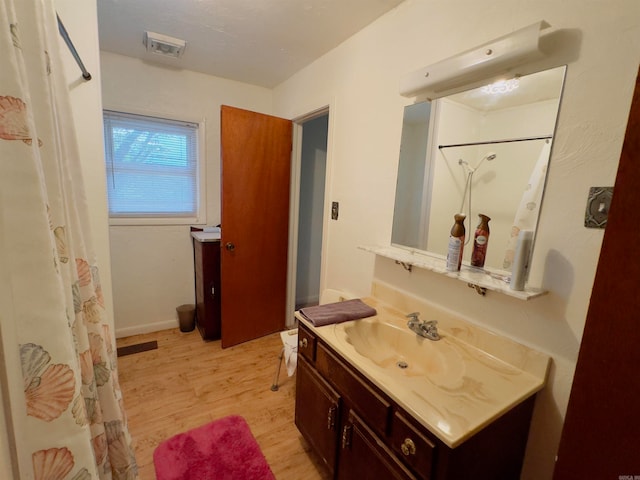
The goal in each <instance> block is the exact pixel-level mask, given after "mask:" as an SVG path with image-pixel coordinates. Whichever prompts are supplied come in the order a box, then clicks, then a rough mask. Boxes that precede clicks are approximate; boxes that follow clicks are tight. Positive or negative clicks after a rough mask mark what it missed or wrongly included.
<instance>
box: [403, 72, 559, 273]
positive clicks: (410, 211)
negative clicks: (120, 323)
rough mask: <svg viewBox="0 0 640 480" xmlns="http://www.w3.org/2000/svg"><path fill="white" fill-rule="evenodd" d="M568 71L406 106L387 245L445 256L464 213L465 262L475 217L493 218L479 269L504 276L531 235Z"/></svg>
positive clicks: (547, 73)
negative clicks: (520, 241) (525, 233)
mask: <svg viewBox="0 0 640 480" xmlns="http://www.w3.org/2000/svg"><path fill="white" fill-rule="evenodd" d="M565 70H566V67H565V66H562V67H557V68H553V69H550V70H545V71H542V72H537V73H533V74H530V75H526V76H522V77H516V78H513V79H509V80H503V81H500V82H497V83H493V84H490V85H486V86H483V87H479V88H475V89H473V90H468V91H465V92H461V93H456V94H455V95H451V96H448V97H443V98H439V99H436V100H433V101H430V102H429V101H427V102H421V103H416V104H413V105H409V106H407V107H405V112H404V119H403V128H402V139H401V145H400V160H399V163H398V180H397V185H396V198H395V209H394V217H393V229H392V235H391V243H392V244H393V245H394V246H398V247H404V248H410V249H414V250H423V251H427V252H429V253H431V254H435V255H439V256H443V257H444V256H446V252H447V244H448V240H449V232H450V230H451V226H452V225H453V216H454V214H456V213H459V212H461V213H465V214H466V216H467V219H466V220H465V227H466V233H467V241H468V243H467V244H466V245H465V248H464V258H463V263H464V264H466V265H469V264H470V257H471V251H472V247H473V234H474V231H475V229H476V226H477V224H478V221H479V218H478V215H479V214H484V215H487V216H489V217H490V218H491V221H490V222H489V227H490V231H491V234H490V236H489V244H488V248H487V253H486V261H485V268H487V269H490V270H499V271H510V270H511V260H512V259H513V253H514V250H515V244H516V240H517V234H518V231H519V230H533V231H534V233H535V229H536V226H537V223H538V214H539V212H540V204H541V201H542V195H543V191H544V185H545V180H546V172H547V166H548V163H549V155H550V151H551V146H552V142H553V134H554V131H555V125H556V119H557V116H558V109H559V105H560V97H561V92H562V86H563V82H564V77H565Z"/></svg>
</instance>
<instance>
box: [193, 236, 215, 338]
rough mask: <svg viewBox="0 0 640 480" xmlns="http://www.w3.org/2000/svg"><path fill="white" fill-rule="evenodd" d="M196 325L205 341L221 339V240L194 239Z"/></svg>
mask: <svg viewBox="0 0 640 480" xmlns="http://www.w3.org/2000/svg"><path fill="white" fill-rule="evenodd" d="M193 257H194V268H195V287H196V325H197V326H198V331H199V332H200V335H202V338H203V339H204V340H215V339H218V338H220V240H206V241H200V240H197V239H195V238H194V239H193Z"/></svg>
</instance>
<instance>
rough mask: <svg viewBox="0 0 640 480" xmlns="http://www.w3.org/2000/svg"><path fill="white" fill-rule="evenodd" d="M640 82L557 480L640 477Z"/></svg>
mask: <svg viewBox="0 0 640 480" xmlns="http://www.w3.org/2000/svg"><path fill="white" fill-rule="evenodd" d="M639 185H640V77H639V78H638V79H636V89H635V93H634V96H633V103H632V105H631V113H630V114H629V122H628V124H627V133H626V137H625V140H624V145H623V148H622V156H621V157H620V165H619V167H618V174H617V177H616V182H615V187H614V191H613V200H612V205H611V210H610V214H609V219H608V222H607V227H606V230H605V234H604V240H603V243H602V250H601V252H600V260H599V261H598V270H597V272H596V278H595V281H594V284H593V290H592V292H591V303H590V304H589V311H588V313H587V321H586V324H585V328H584V333H583V336H582V343H581V345H580V353H579V355H578V363H577V365H576V372H575V376H574V379H573V386H572V388H571V396H570V398H569V406H568V409H567V415H566V418H565V422H564V428H563V430H562V437H561V440H560V449H559V452H558V461H557V463H556V468H555V472H554V477H553V478H554V480H572V479H581V480H582V479H586V478H590V479H591V478H593V479H606V478H611V479H619V478H637V476H640V454H639V453H638V452H639V445H640V408H639V407H638V405H639V404H640V294H639V291H638V289H639V288H640V226H639V225H640V207H639V206H638V200H640V194H639V193H638V186H639Z"/></svg>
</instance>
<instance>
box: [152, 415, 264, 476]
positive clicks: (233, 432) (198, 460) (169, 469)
mask: <svg viewBox="0 0 640 480" xmlns="http://www.w3.org/2000/svg"><path fill="white" fill-rule="evenodd" d="M153 464H154V466H155V469H156V479H157V480H275V477H274V476H273V473H272V472H271V469H270V468H269V465H268V464H267V460H266V459H265V458H264V455H263V454H262V451H261V450H260V447H259V446H258V444H257V442H256V440H255V438H254V437H253V435H252V434H251V430H250V429H249V425H247V422H246V421H245V420H244V418H242V417H240V416H237V415H232V416H229V417H224V418H221V419H220V420H216V421H215V422H211V423H208V424H206V425H203V426H202V427H198V428H195V429H193V430H189V431H188V432H184V433H180V434H178V435H175V436H173V437H171V438H170V439H168V440H165V441H164V442H162V443H161V444H160V445H158V448H156V450H155V451H154V452H153Z"/></svg>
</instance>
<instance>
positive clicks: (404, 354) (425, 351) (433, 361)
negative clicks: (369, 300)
mask: <svg viewBox="0 0 640 480" xmlns="http://www.w3.org/2000/svg"><path fill="white" fill-rule="evenodd" d="M336 329H344V333H345V335H346V337H345V338H346V341H347V342H348V343H350V344H351V345H352V346H353V348H354V349H355V351H356V352H357V353H358V354H360V355H362V356H363V357H366V358H368V359H369V360H371V361H372V362H373V363H375V364H376V365H378V366H379V367H381V368H383V369H385V370H388V371H389V372H391V373H392V374H394V375H404V376H408V377H424V378H425V380H427V381H429V382H431V383H433V384H435V385H437V386H439V387H448V388H455V387H456V386H458V385H460V384H461V383H462V381H463V376H464V373H465V364H464V362H463V360H462V358H461V356H460V354H459V353H458V352H457V351H456V350H454V349H453V348H452V346H451V344H450V341H449V340H448V339H447V337H446V336H443V337H442V338H441V339H440V340H437V341H434V340H429V339H427V338H424V337H421V336H419V335H417V334H416V333H414V332H412V331H411V330H409V328H408V327H404V328H402V327H400V326H397V325H393V324H391V323H387V322H384V321H382V320H381V319H380V318H378V317H374V318H372V319H365V320H360V321H358V322H349V323H348V324H345V325H336Z"/></svg>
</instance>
